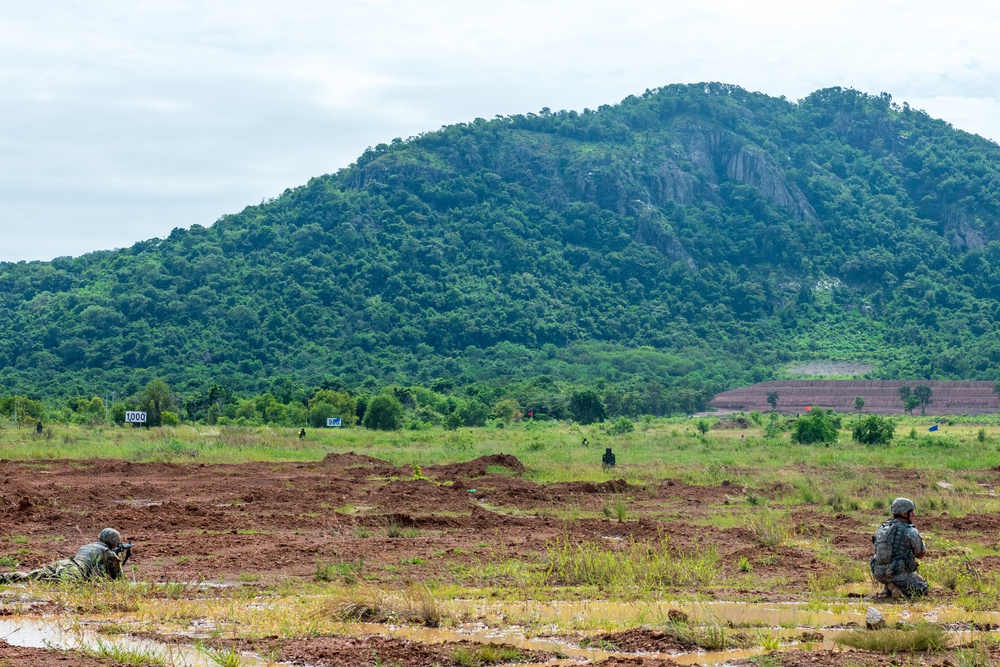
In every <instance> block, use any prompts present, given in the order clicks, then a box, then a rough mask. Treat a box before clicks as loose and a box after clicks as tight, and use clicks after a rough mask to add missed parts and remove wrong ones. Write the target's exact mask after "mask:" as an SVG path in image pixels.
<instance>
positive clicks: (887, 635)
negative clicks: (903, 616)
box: [834, 623, 950, 654]
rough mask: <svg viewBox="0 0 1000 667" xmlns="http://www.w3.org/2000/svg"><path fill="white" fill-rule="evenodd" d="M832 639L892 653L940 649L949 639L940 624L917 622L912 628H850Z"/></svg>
mask: <svg viewBox="0 0 1000 667" xmlns="http://www.w3.org/2000/svg"><path fill="white" fill-rule="evenodd" d="M834 641H835V642H836V643H837V644H841V645H843V646H850V647H852V648H857V649H861V650H864V651H877V652H879V653H890V654H893V653H900V652H903V651H912V652H923V651H940V650H941V649H944V648H948V643H949V641H950V640H949V637H948V634H947V633H946V632H945V631H944V629H942V628H941V626H940V625H935V624H932V623H918V624H917V625H916V627H914V628H913V629H912V630H889V629H886V630H874V631H872V630H852V631H851V632H846V633H844V634H842V635H840V636H839V637H837V638H836V639H834Z"/></svg>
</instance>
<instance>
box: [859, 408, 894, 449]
mask: <svg viewBox="0 0 1000 667" xmlns="http://www.w3.org/2000/svg"><path fill="white" fill-rule="evenodd" d="M895 433H896V423H895V422H893V421H892V420H891V419H886V418H885V417H882V416H880V415H868V416H867V417H863V418H861V419H858V421H857V423H855V424H854V431H853V433H852V434H851V435H852V437H853V438H854V441H855V442H860V443H861V444H862V445H888V444H889V443H890V442H892V436H893V435H894V434H895Z"/></svg>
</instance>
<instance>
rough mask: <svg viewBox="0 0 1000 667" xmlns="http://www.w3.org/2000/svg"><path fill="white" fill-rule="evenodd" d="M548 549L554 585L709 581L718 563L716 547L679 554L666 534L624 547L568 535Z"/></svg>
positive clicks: (666, 584) (648, 585)
mask: <svg viewBox="0 0 1000 667" xmlns="http://www.w3.org/2000/svg"><path fill="white" fill-rule="evenodd" d="M546 552H547V561H548V569H547V572H546V578H547V579H548V580H549V581H550V582H551V583H554V584H561V585H569V586H574V585H590V586H599V587H602V588H611V589H617V590H622V589H635V588H636V587H638V588H641V589H647V590H648V589H655V588H663V587H676V586H705V585H709V584H711V583H712V582H713V581H714V580H715V576H716V574H717V571H718V568H717V565H718V561H719V555H718V553H717V552H716V551H715V549H714V547H711V548H708V549H704V550H700V551H695V552H691V553H681V552H678V551H676V550H674V549H672V548H670V545H669V541H668V539H667V537H665V536H664V537H661V538H660V540H659V541H658V542H654V543H645V542H629V543H628V544H627V545H626V546H625V547H624V548H620V549H612V548H608V547H606V546H605V545H603V544H595V543H593V542H583V543H579V544H577V543H574V542H572V541H570V539H569V537H568V536H567V537H563V538H562V539H561V540H558V541H556V542H553V543H550V544H549V545H548V546H547V547H546Z"/></svg>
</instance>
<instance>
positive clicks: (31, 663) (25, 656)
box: [0, 642, 108, 667]
mask: <svg viewBox="0 0 1000 667" xmlns="http://www.w3.org/2000/svg"><path fill="white" fill-rule="evenodd" d="M0 664H3V665H6V667H107V665H108V663H106V662H104V661H103V660H97V659H95V658H87V657H85V656H82V655H80V654H78V653H75V652H73V651H57V650H55V649H47V648H27V647H24V646H11V645H10V644H7V643H5V642H0Z"/></svg>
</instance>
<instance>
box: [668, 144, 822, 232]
mask: <svg viewBox="0 0 1000 667" xmlns="http://www.w3.org/2000/svg"><path fill="white" fill-rule="evenodd" d="M684 147H685V149H686V150H687V153H688V157H689V158H690V159H691V162H692V163H693V164H694V166H695V167H696V168H697V169H698V171H700V172H702V173H703V174H704V175H705V177H706V178H707V179H709V180H710V182H711V183H712V185H717V184H718V179H719V177H720V176H723V175H724V176H725V177H726V178H728V179H730V180H733V181H736V182H737V183H743V184H745V185H751V186H753V187H755V188H757V189H758V190H760V191H761V194H763V195H764V197H766V198H767V200H768V201H770V202H771V203H773V204H774V205H776V206H779V207H781V208H783V209H785V210H787V211H789V212H790V213H791V214H792V215H794V216H795V217H796V218H797V219H799V220H812V219H815V218H816V211H815V210H814V209H813V207H812V205H811V204H810V203H809V200H808V199H806V196H805V195H804V194H802V191H801V190H799V189H798V187H796V186H795V185H794V184H792V183H789V182H788V179H787V178H785V174H784V172H782V170H781V169H779V168H778V166H777V165H776V164H774V162H772V161H771V160H770V158H768V157H767V156H766V155H765V154H764V153H763V152H761V151H759V150H756V149H754V148H751V147H748V146H747V145H746V143H745V141H744V140H743V139H742V138H740V137H738V136H737V135H735V134H732V133H729V132H724V131H722V130H717V129H710V128H705V127H698V126H691V127H689V128H687V130H686V132H685V135H684Z"/></svg>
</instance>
